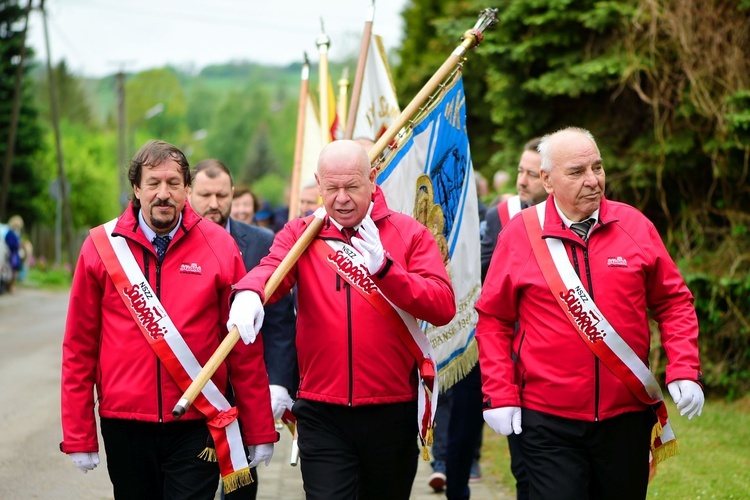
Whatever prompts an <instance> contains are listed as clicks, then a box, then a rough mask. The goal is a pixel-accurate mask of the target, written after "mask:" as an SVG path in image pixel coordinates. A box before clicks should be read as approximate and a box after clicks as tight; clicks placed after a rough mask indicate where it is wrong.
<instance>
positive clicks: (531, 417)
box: [520, 409, 656, 500]
mask: <svg viewBox="0 0 750 500" xmlns="http://www.w3.org/2000/svg"><path fill="white" fill-rule="evenodd" d="M655 422H656V415H655V413H654V412H653V411H652V410H647V411H643V412H635V413H625V414H622V415H618V416H617V417H614V418H610V419H607V420H602V421H599V422H586V421H581V420H572V419H567V418H562V417H558V416H554V415H550V414H547V413H542V412H539V411H533V410H528V409H522V425H523V432H522V433H521V434H520V436H521V446H522V448H523V458H524V461H525V463H526V473H527V475H528V479H529V496H530V498H532V499H536V498H540V499H548V498H554V499H556V500H563V499H570V500H585V499H592V500H593V499H600V498H601V499H607V500H617V499H622V500H634V499H638V498H645V497H646V490H647V488H648V453H649V444H650V440H651V428H652V427H653V424H654V423H655Z"/></svg>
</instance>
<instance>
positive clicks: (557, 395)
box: [476, 196, 700, 421]
mask: <svg viewBox="0 0 750 500" xmlns="http://www.w3.org/2000/svg"><path fill="white" fill-rule="evenodd" d="M527 210H536V209H535V208H533V207H532V208H529V209H527ZM545 213H546V215H545V222H544V230H543V233H542V234H543V237H545V238H558V239H560V240H562V241H563V242H564V244H565V248H566V249H567V251H568V254H569V256H570V259H571V262H572V263H573V267H574V268H575V269H576V270H577V272H578V275H579V276H580V277H581V281H582V283H583V285H584V287H585V288H586V290H587V291H588V293H589V294H590V295H591V297H592V298H593V299H594V302H595V303H596V305H597V306H598V307H599V309H600V310H601V312H602V313H603V314H604V316H605V317H606V318H607V319H608V320H609V322H610V323H611V324H612V326H613V327H614V329H615V331H617V333H618V334H619V335H620V336H621V337H622V339H623V340H624V341H625V342H627V344H628V345H629V346H630V347H631V348H632V349H633V351H634V352H635V353H636V354H637V355H638V356H639V357H640V359H641V360H642V361H643V362H644V363H645V364H646V365H648V353H649V347H650V345H651V336H650V333H649V322H648V318H649V316H648V314H647V310H649V311H651V313H652V316H651V317H652V318H653V319H654V320H655V321H656V322H657V323H658V324H659V328H660V331H661V342H662V345H663V346H664V349H665V350H666V354H667V358H668V364H667V380H666V382H667V383H669V382H671V381H673V380H677V379H687V380H693V381H696V380H698V379H699V377H700V362H699V361H698V321H697V318H696V315H695V309H694V307H693V296H692V295H691V293H690V291H689V290H688V288H687V286H686V285H685V282H684V281H683V279H682V277H681V276H680V273H679V271H678V269H677V266H676V265H675V264H674V262H673V261H672V259H671V258H670V256H669V254H668V253H667V250H666V248H665V247H664V244H663V243H662V240H661V238H660V236H659V234H658V232H657V231H656V228H655V227H654V225H653V224H652V223H651V222H650V221H649V220H648V219H647V218H646V217H645V216H644V215H643V214H641V213H640V212H639V211H638V210H636V209H635V208H633V207H631V206H628V205H625V204H623V203H617V202H612V201H607V200H602V203H601V207H600V212H599V224H596V225H595V226H594V229H593V230H592V232H591V234H590V237H589V240H588V244H585V243H584V242H583V241H582V240H581V239H580V238H579V237H578V236H576V235H575V234H574V233H573V232H572V231H571V230H570V229H568V228H566V226H565V224H564V223H563V221H562V219H561V218H560V215H559V214H558V212H557V209H556V208H555V203H554V201H553V197H552V196H550V198H549V199H548V200H547V206H546V212H545ZM476 309H477V311H478V312H479V322H478V324H477V334H476V337H477V342H478V343H479V361H480V365H481V371H482V379H483V392H484V394H485V405H486V406H487V407H490V408H498V407H503V406H523V407H525V408H529V409H532V410H538V411H542V412H546V413H551V414H554V415H559V416H562V417H566V418H572V419H578V420H587V421H593V420H597V419H599V420H601V419H607V418H611V417H614V416H616V415H619V414H621V413H625V412H631V411H640V410H643V409H645V408H646V407H645V405H644V404H642V403H641V402H639V400H638V399H636V397H635V396H634V395H633V394H632V393H631V392H630V391H629V390H628V388H627V387H626V386H625V385H624V384H623V382H621V381H620V379H618V378H617V377H616V376H615V375H614V374H613V373H612V372H610V371H609V369H607V368H606V367H605V366H604V364H603V363H601V362H600V361H599V360H598V359H597V358H596V357H595V356H594V354H593V352H592V351H591V350H590V349H589V347H588V346H586V345H585V344H584V342H583V341H582V340H581V338H580V337H579V336H578V333H577V332H576V331H575V330H574V329H573V326H572V325H571V324H570V323H569V321H568V319H566V317H565V316H564V315H563V312H562V310H561V309H560V306H559V305H558V304H557V302H556V301H555V299H554V297H553V295H552V293H551V292H550V290H549V288H548V287H547V284H546V282H545V280H544V277H543V276H542V273H541V270H540V268H539V265H538V264H537V261H536V257H535V256H534V254H533V251H532V249H531V244H530V242H529V238H528V236H527V234H526V229H525V226H524V221H523V218H522V217H515V218H514V219H512V220H511V221H510V222H509V223H508V226H507V227H506V228H504V229H503V231H502V232H501V233H500V237H499V239H498V245H497V248H496V250H495V253H494V255H493V256H492V262H491V264H490V268H489V271H488V272H487V277H486V279H485V281H484V286H483V289H482V294H481V296H480V298H479V300H478V301H477V304H476ZM516 322H518V323H519V328H518V331H517V332H516V333H514V325H515V323H516ZM511 352H513V353H515V355H516V356H517V365H516V368H517V372H514V365H513V361H512V360H511Z"/></svg>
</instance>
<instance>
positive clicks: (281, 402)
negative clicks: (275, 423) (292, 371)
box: [268, 384, 294, 420]
mask: <svg viewBox="0 0 750 500" xmlns="http://www.w3.org/2000/svg"><path fill="white" fill-rule="evenodd" d="M268 388H269V389H270V390H271V411H272V412H273V419H274V420H278V419H280V418H281V416H282V415H283V414H284V410H291V409H292V404H294V401H292V398H291V397H289V391H287V390H286V387H284V386H282V385H273V384H271V385H269V386H268Z"/></svg>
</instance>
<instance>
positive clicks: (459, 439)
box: [438, 363, 484, 500]
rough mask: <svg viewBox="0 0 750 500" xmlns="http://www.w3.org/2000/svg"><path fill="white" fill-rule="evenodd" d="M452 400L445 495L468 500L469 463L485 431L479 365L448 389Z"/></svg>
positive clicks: (452, 498)
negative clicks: (483, 430)
mask: <svg viewBox="0 0 750 500" xmlns="http://www.w3.org/2000/svg"><path fill="white" fill-rule="evenodd" d="M451 398H452V401H451V414H450V421H449V422H448V453H447V456H446V460H445V466H446V468H445V475H446V476H447V477H448V481H447V483H446V491H445V494H446V496H447V497H448V499H449V500H468V498H469V497H470V494H471V492H470V489H469V476H470V475H471V462H472V461H473V460H474V456H475V452H476V445H477V441H478V440H479V439H481V436H482V429H483V427H484V418H483V417H482V376H481V373H480V372H479V364H478V363H477V364H476V365H475V366H474V368H472V369H471V371H470V372H469V373H468V374H467V375H466V376H465V377H464V378H462V379H461V380H459V381H458V382H457V383H456V384H455V385H454V386H453V387H452V388H451ZM439 401H440V400H439V399H438V402H439ZM438 404H439V403H438Z"/></svg>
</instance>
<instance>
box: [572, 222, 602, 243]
mask: <svg viewBox="0 0 750 500" xmlns="http://www.w3.org/2000/svg"><path fill="white" fill-rule="evenodd" d="M594 222H596V221H595V220H594V219H593V218H591V219H586V220H585V221H583V222H574V223H572V224H571V225H570V229H571V230H572V231H573V232H574V233H576V234H577V235H578V236H580V237H581V239H582V240H583V241H586V240H587V239H588V238H589V229H591V226H592V225H593V224H594Z"/></svg>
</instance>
